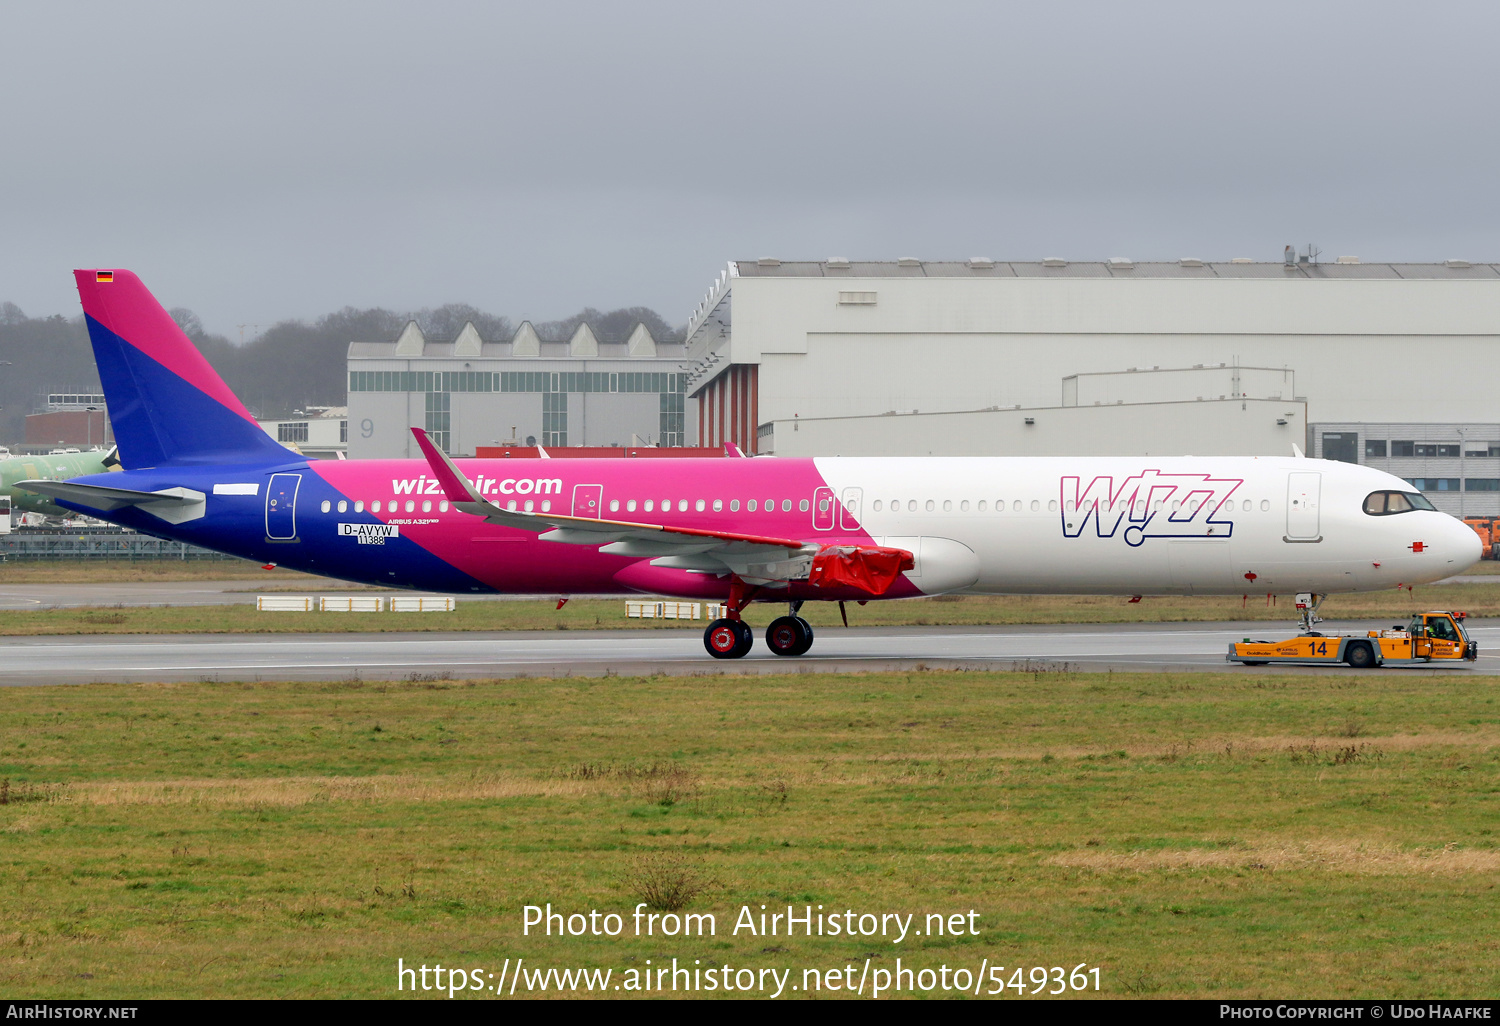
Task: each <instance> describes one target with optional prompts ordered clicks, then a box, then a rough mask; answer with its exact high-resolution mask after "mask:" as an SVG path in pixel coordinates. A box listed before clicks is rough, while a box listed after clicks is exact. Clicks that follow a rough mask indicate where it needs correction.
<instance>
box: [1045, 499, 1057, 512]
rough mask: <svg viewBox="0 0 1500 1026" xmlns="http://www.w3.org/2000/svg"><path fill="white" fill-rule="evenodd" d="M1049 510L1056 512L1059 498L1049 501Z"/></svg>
mask: <svg viewBox="0 0 1500 1026" xmlns="http://www.w3.org/2000/svg"><path fill="white" fill-rule="evenodd" d="M1047 512H1049V513H1056V512H1057V500H1056V499H1052V500H1050V501H1049V502H1048V503H1047Z"/></svg>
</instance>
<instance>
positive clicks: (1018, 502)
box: [1010, 499, 1021, 513]
mask: <svg viewBox="0 0 1500 1026" xmlns="http://www.w3.org/2000/svg"><path fill="white" fill-rule="evenodd" d="M1010 509H1011V512H1012V513H1019V512H1021V500H1020V499H1017V500H1016V501H1015V502H1013V503H1011V504H1010Z"/></svg>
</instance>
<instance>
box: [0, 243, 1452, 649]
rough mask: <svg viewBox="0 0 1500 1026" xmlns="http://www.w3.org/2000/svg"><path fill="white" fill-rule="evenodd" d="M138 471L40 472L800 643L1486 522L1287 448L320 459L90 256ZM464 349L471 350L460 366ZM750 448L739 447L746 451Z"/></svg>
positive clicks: (740, 640)
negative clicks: (930, 608) (857, 626)
mask: <svg viewBox="0 0 1500 1026" xmlns="http://www.w3.org/2000/svg"><path fill="white" fill-rule="evenodd" d="M75 277H76V279H77V283H78V292H79V295H80V297H81V298H82V301H83V310H84V314H85V316H86V318H87V322H88V329H89V337H90V339H91V340H92V343H93V348H94V356H95V359H96V360H97V361H98V365H99V376H100V379H101V381H102V382H103V385H104V393H105V396H106V398H107V400H108V403H109V411H110V417H111V419H112V421H113V423H114V429H115V436H116V441H117V443H118V445H119V459H120V462H121V464H122V465H123V467H124V469H123V471H119V472H115V473H109V474H97V475H91V476H86V477H80V478H77V479H75V480H71V481H67V482H41V481H33V482H28V483H25V484H22V485H20V487H25V488H30V489H31V490H33V491H37V492H41V493H44V494H47V495H51V496H53V497H54V498H55V499H56V500H57V501H58V502H59V503H60V504H61V505H63V506H66V507H68V508H70V509H76V510H78V511H80V512H83V513H87V514H90V515H92V516H96V517H100V518H102V519H105V520H110V521H114V522H115V523H118V524H123V525H125V526H127V527H131V528H134V529H136V530H138V531H142V532H145V533H147V534H152V535H157V536H160V537H165V538H171V539H174V540H180V541H184V542H189V543H191V544H193V545H200V546H203V547H205V548H209V549H216V550H218V551H220V552H226V553H232V554H234V555H236V556H243V557H245V558H248V559H254V560H258V561H260V562H262V563H275V564H278V565H280V566H284V567H289V568H292V569H296V570H304V571H307V572H309V573H314V574H323V575H326V576H328V577H337V578H343V579H345V580H350V581H360V582H364V583H369V584H384V585H390V586H393V587H399V588H419V589H424V590H430V591H439V592H448V593H455V594H465V593H471V594H472V593H494V592H503V593H518V594H537V593H543V594H546V593H551V594H558V595H567V594H635V593H645V594H651V595H670V596H676V597H680V598H688V599H703V600H708V601H710V602H724V603H726V605H727V615H726V616H724V617H722V618H720V619H717V620H715V621H714V622H713V623H712V624H710V625H709V627H708V629H707V631H706V632H705V634H704V644H705V647H706V648H707V649H708V651H709V653H710V654H711V655H713V656H715V657H718V658H729V659H733V658H739V657H741V656H743V655H745V653H746V652H748V651H749V650H750V648H751V646H752V644H753V640H754V635H753V633H752V631H751V628H750V627H749V626H748V625H747V624H746V623H745V621H744V620H743V618H742V617H743V613H744V611H745V608H746V606H748V605H749V604H750V603H751V602H776V603H785V604H786V606H787V613H786V615H784V616H778V617H777V618H776V619H775V620H773V621H772V622H771V624H770V626H769V628H768V629H767V631H766V635H765V638H766V644H767V646H768V647H769V648H770V649H771V651H772V652H774V653H776V654H778V655H800V654H801V653H803V652H805V651H807V650H808V648H809V647H810V646H811V645H812V641H813V631H812V628H811V627H810V626H809V625H808V624H807V622H806V621H805V620H803V619H802V618H801V617H799V616H798V615H797V613H798V610H799V609H800V607H801V606H802V604H803V603H804V602H808V601H834V602H839V603H844V602H848V601H859V602H866V601H872V600H884V599H903V598H912V597H917V596H923V595H943V594H952V593H962V594H1018V593H1063V594H1110V595H1140V594H1143V593H1154V594H1192V595H1226V594H1227V595H1240V594H1246V593H1256V594H1259V593H1260V592H1267V593H1272V592H1274V593H1281V594H1289V593H1297V592H1308V593H1313V594H1316V595H1326V594H1328V593H1330V592H1350V591H1372V590H1376V589H1382V588H1393V587H1396V586H1398V585H1400V584H1408V585H1410V584H1422V583H1427V582H1430V581H1435V580H1438V579H1440V578H1443V577H1447V576H1449V575H1451V574H1455V573H1458V572H1459V571H1461V570H1463V569H1464V568H1466V567H1468V566H1470V565H1471V564H1473V563H1474V562H1475V561H1476V560H1478V559H1479V555H1480V542H1479V537H1478V536H1477V535H1476V534H1475V533H1474V532H1473V531H1472V530H1470V529H1469V528H1468V527H1466V526H1465V525H1464V524H1463V523H1461V522H1460V521H1458V520H1456V519H1455V518H1453V517H1450V516H1448V515H1447V514H1444V513H1440V512H1438V511H1436V510H1434V509H1433V507H1432V505H1431V504H1430V503H1429V502H1428V501H1427V500H1426V499H1424V498H1423V497H1422V495H1421V494H1420V493H1418V492H1417V491H1416V490H1415V489H1413V488H1412V487H1411V485H1409V484H1407V483H1406V482H1405V481H1403V480H1401V479H1400V478H1397V477H1392V476H1391V475H1389V474H1386V473H1383V472H1381V471H1379V470H1375V469H1372V468H1370V467H1363V466H1358V465H1354V464H1348V463H1337V462H1330V461H1323V460H1313V459H1305V458H1300V455H1289V456H1287V457H1285V458H1267V457H1258V458H1252V457H1220V456H1215V457H1198V458H1195V457H1187V456H1184V457H1173V458H1158V457H1146V458H1133V457H1132V458H1118V457H1110V458H1087V457H993V458H990V457H935V458H890V459H884V458H849V459H844V458H816V459H786V458H775V457H758V458H726V459H707V460H612V459H606V460H589V459H567V460H562V459H535V460H524V461H517V460H507V461H498V460H482V459H459V460H453V459H450V458H449V457H448V456H447V455H445V454H444V453H443V452H441V451H440V450H439V449H438V448H437V447H436V446H435V445H434V444H433V443H432V440H431V439H430V438H429V437H427V435H426V434H425V433H424V432H423V431H421V430H420V429H416V428H414V429H412V430H413V433H414V434H415V435H416V436H417V441H418V442H419V443H420V446H421V451H422V453H423V455H424V456H425V459H422V460H412V459H404V460H345V461H317V460H309V459H307V458H305V457H303V456H299V455H298V454H296V453H294V452H292V451H290V450H288V449H286V448H283V447H282V446H281V445H279V444H278V443H277V442H276V441H274V440H273V439H272V438H271V437H270V436H269V435H267V434H266V432H265V431H263V430H262V429H261V428H260V427H259V425H257V424H256V422H255V420H254V419H253V418H252V417H251V416H250V414H249V412H248V411H247V410H246V409H245V407H244V406H243V405H242V404H241V403H240V401H239V400H238V399H237V398H235V396H234V394H233V393H231V392H230V390H229V388H228V387H227V386H226V385H225V384H224V382H223V381H222V380H221V379H220V378H219V376H218V375H217V374H216V373H215V372H214V371H213V369H212V368H211V367H210V366H209V364H208V361H207V360H205V359H204V358H203V356H202V355H201V354H200V353H199V352H198V350H197V349H196V348H195V347H194V346H193V344H192V342H191V341H190V340H189V339H188V338H187V336H185V335H184V334H183V333H182V331H181V330H180V329H179V328H178V327H177V325H176V324H175V323H174V322H173V321H172V318H171V317H170V316H168V315H167V313H166V311H165V310H164V309H162V307H161V305H160V304H159V303H157V301H156V300H155V298H154V297H153V296H152V295H151V293H150V292H149V291H147V289H146V288H145V286H144V285H143V284H142V283H141V281H140V279H139V278H137V277H136V276H135V275H134V274H132V273H131V272H129V271H126V270H88V271H77V272H75ZM455 369H456V365H455ZM730 455H731V456H734V457H738V456H739V452H738V450H731V453H730Z"/></svg>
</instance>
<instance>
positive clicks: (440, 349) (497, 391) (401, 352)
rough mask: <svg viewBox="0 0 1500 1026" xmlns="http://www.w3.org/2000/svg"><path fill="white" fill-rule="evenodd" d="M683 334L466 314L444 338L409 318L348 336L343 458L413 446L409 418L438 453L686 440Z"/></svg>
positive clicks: (688, 414)
mask: <svg viewBox="0 0 1500 1026" xmlns="http://www.w3.org/2000/svg"><path fill="white" fill-rule="evenodd" d="M683 371H684V368H683V345H682V343H680V342H676V343H673V342H658V341H657V340H656V339H654V338H653V337H652V336H651V332H649V331H647V330H646V327H645V325H643V324H637V325H636V326H635V330H634V331H633V332H632V333H631V335H630V337H629V338H628V339H624V340H620V341H601V340H600V339H598V338H597V337H596V336H595V335H594V332H593V331H592V329H590V328H589V326H588V325H587V324H581V325H579V326H578V330H577V331H576V332H575V333H574V334H573V337H572V338H571V339H568V340H567V341H546V340H543V339H541V338H540V337H538V335H537V333H536V329H535V328H533V327H532V325H531V322H530V321H525V322H523V323H522V324H521V326H520V328H519V329H517V331H516V333H515V335H514V336H513V337H512V338H510V339H507V340H505V341H494V340H485V339H481V338H480V337H479V332H478V331H477V330H476V329H475V327H474V325H473V324H466V325H464V328H463V330H462V331H461V332H459V335H458V337H457V338H455V339H449V340H443V341H436V340H430V339H428V338H426V337H425V336H424V335H423V334H422V329H421V328H419V327H418V326H417V324H416V322H414V321H413V322H411V323H409V324H407V326H406V328H405V330H404V331H402V333H401V336H400V337H399V338H397V339H396V340H395V341H379V342H351V343H350V344H349V413H348V418H347V424H348V428H347V433H348V452H349V457H350V458H351V459H380V458H386V459H389V458H401V457H415V456H420V455H421V453H420V452H419V451H418V450H417V448H416V441H415V439H413V437H412V434H411V430H410V429H411V428H413V427H420V428H425V429H426V430H427V432H428V433H429V434H431V435H432V437H433V439H434V440H435V441H436V442H437V444H438V445H439V446H440V447H441V448H442V449H443V450H444V451H446V452H450V453H454V454H463V453H469V454H472V453H473V452H474V450H475V449H476V448H477V447H478V446H482V445H502V444H505V443H510V444H525V445H536V444H538V443H540V444H542V445H544V446H549V445H552V446H569V445H573V446H577V445H604V446H608V445H619V446H631V445H661V446H679V445H685V444H688V438H689V433H690V432H691V434H692V437H694V438H696V437H697V421H696V419H695V417H694V411H692V410H690V409H689V406H690V404H688V403H687V402H686V391H687V375H686V374H685V373H684V372H683Z"/></svg>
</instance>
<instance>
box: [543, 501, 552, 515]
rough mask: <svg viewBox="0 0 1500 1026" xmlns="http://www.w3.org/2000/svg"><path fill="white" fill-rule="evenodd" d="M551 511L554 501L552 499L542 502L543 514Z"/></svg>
mask: <svg viewBox="0 0 1500 1026" xmlns="http://www.w3.org/2000/svg"><path fill="white" fill-rule="evenodd" d="M551 509H552V500H551V499H543V500H542V512H543V513H546V512H548V511H549V510H551Z"/></svg>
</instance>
